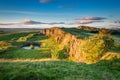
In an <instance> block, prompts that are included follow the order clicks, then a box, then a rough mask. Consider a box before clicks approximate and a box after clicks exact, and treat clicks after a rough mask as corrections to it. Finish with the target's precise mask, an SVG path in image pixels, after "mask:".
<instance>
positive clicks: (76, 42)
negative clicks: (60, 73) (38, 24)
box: [40, 27, 84, 61]
mask: <svg viewBox="0 0 120 80" xmlns="http://www.w3.org/2000/svg"><path fill="white" fill-rule="evenodd" d="M40 33H42V34H44V35H46V36H54V40H55V41H56V42H58V43H59V44H62V47H65V46H68V47H69V52H68V53H69V57H70V58H72V59H73V60H75V61H80V60H79V54H80V48H81V44H82V43H83V42H84V40H82V39H78V38H77V37H76V36H74V35H72V34H70V33H66V32H64V31H63V30H61V29H59V28H56V27H54V28H51V29H44V30H41V31H40Z"/></svg>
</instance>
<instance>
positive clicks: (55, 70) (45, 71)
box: [0, 60, 120, 80]
mask: <svg viewBox="0 0 120 80" xmlns="http://www.w3.org/2000/svg"><path fill="white" fill-rule="evenodd" d="M0 64H1V65H0V80H119V79H120V76H119V75H120V68H119V67H120V60H110V61H100V62H98V63H96V64H91V65H88V64H84V63H75V62H68V61H43V62H0Z"/></svg>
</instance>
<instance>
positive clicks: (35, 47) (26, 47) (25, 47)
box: [22, 46, 39, 50]
mask: <svg viewBox="0 0 120 80" xmlns="http://www.w3.org/2000/svg"><path fill="white" fill-rule="evenodd" d="M22 48H23V49H27V50H30V49H31V48H30V46H24V47H22ZM38 48H39V46H34V49H38Z"/></svg>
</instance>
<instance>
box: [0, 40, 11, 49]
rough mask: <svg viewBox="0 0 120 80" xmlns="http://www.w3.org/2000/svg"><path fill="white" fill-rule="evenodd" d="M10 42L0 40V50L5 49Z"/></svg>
mask: <svg viewBox="0 0 120 80" xmlns="http://www.w3.org/2000/svg"><path fill="white" fill-rule="evenodd" d="M10 46H11V44H10V43H8V42H6V41H0V50H3V49H7V48H8V47H10Z"/></svg>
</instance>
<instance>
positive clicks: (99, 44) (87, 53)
mask: <svg viewBox="0 0 120 80" xmlns="http://www.w3.org/2000/svg"><path fill="white" fill-rule="evenodd" d="M113 44H114V40H113V38H112V36H110V35H109V34H101V33H99V34H97V35H95V36H92V37H90V38H89V39H88V40H86V42H85V43H84V44H83V46H82V50H81V51H82V52H81V56H82V57H83V58H84V61H85V62H87V63H94V62H97V61H98V60H99V59H100V57H102V55H104V53H106V52H107V50H108V49H109V48H111V47H112V46H113Z"/></svg>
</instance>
